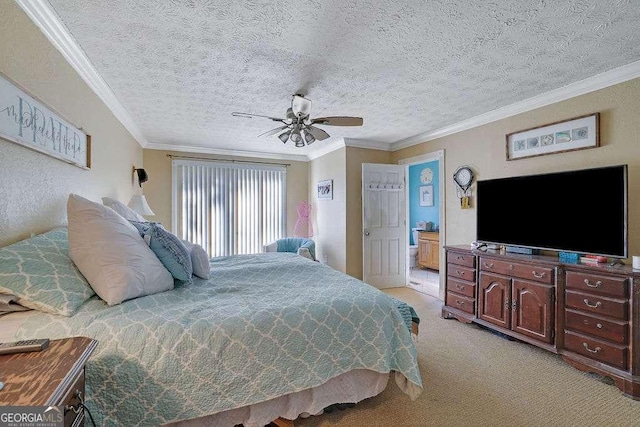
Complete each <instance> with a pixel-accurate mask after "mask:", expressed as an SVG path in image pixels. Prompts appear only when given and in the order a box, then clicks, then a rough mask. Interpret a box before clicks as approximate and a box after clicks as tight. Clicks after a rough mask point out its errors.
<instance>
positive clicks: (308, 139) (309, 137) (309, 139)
mask: <svg viewBox="0 0 640 427" xmlns="http://www.w3.org/2000/svg"><path fill="white" fill-rule="evenodd" d="M304 140H305V142H306V143H307V145H311V144H313V143H314V142H315V140H316V138H315V136H313V135H311V133H310V132H309V131H308V130H305V131H304Z"/></svg>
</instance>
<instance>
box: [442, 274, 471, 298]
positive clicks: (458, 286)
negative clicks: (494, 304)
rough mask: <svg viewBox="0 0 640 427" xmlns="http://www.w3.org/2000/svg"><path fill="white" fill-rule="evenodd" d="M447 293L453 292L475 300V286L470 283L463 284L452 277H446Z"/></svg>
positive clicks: (463, 282)
mask: <svg viewBox="0 0 640 427" xmlns="http://www.w3.org/2000/svg"><path fill="white" fill-rule="evenodd" d="M447 291H451V292H455V293H456V294H460V295H464V296H467V297H469V298H475V297H476V284H475V283H472V282H465V281H463V280H458V279H454V278H453V277H448V278H447Z"/></svg>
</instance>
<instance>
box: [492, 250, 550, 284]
mask: <svg viewBox="0 0 640 427" xmlns="http://www.w3.org/2000/svg"><path fill="white" fill-rule="evenodd" d="M480 270H481V271H490V272H492V273H498V274H503V275H505V276H511V277H518V278H521V279H527V280H531V281H534V282H540V283H545V284H547V285H550V284H552V283H553V282H554V274H553V273H554V269H553V268H548V267H541V266H537V265H530V264H520V263H517V262H509V261H499V260H497V259H492V258H484V257H483V258H480Z"/></svg>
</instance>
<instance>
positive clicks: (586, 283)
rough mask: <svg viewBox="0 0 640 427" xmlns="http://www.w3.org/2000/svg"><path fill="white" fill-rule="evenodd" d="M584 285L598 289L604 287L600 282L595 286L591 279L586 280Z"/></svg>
mask: <svg viewBox="0 0 640 427" xmlns="http://www.w3.org/2000/svg"><path fill="white" fill-rule="evenodd" d="M584 284H585V285H587V286H588V287H590V288H598V287H600V285H602V282H601V281H600V280H598V281H597V282H596V283H595V284H593V283H591V282H590V281H589V279H584Z"/></svg>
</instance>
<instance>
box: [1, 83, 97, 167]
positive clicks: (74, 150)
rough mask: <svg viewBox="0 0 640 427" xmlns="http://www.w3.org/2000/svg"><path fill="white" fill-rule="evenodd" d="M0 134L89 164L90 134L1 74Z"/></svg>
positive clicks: (77, 164) (53, 155)
mask: <svg viewBox="0 0 640 427" xmlns="http://www.w3.org/2000/svg"><path fill="white" fill-rule="evenodd" d="M0 138H4V139H6V140H8V141H11V142H15V143H16V144H20V145H23V146H25V147H28V148H31V149H32V150H36V151H39V152H41V153H44V154H47V155H49V156H51V157H55V158H56V159H60V160H63V161H65V162H67V163H71V164H73V165H75V166H78V167H81V168H83V169H89V168H90V167H91V137H90V136H89V135H87V134H86V133H84V132H83V131H82V130H80V129H78V128H77V127H75V126H73V125H72V124H71V123H69V122H68V121H66V120H64V119H63V118H62V117H60V115H59V114H57V113H55V112H54V111H53V110H51V109H50V108H47V107H46V106H45V105H44V104H42V103H41V102H39V101H37V100H35V99H34V98H33V97H32V96H30V95H29V94H27V93H26V92H25V91H24V90H23V89H21V88H19V87H18V86H17V85H16V84H14V83H13V82H11V81H10V80H9V79H8V78H6V77H5V76H3V75H2V74H0Z"/></svg>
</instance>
